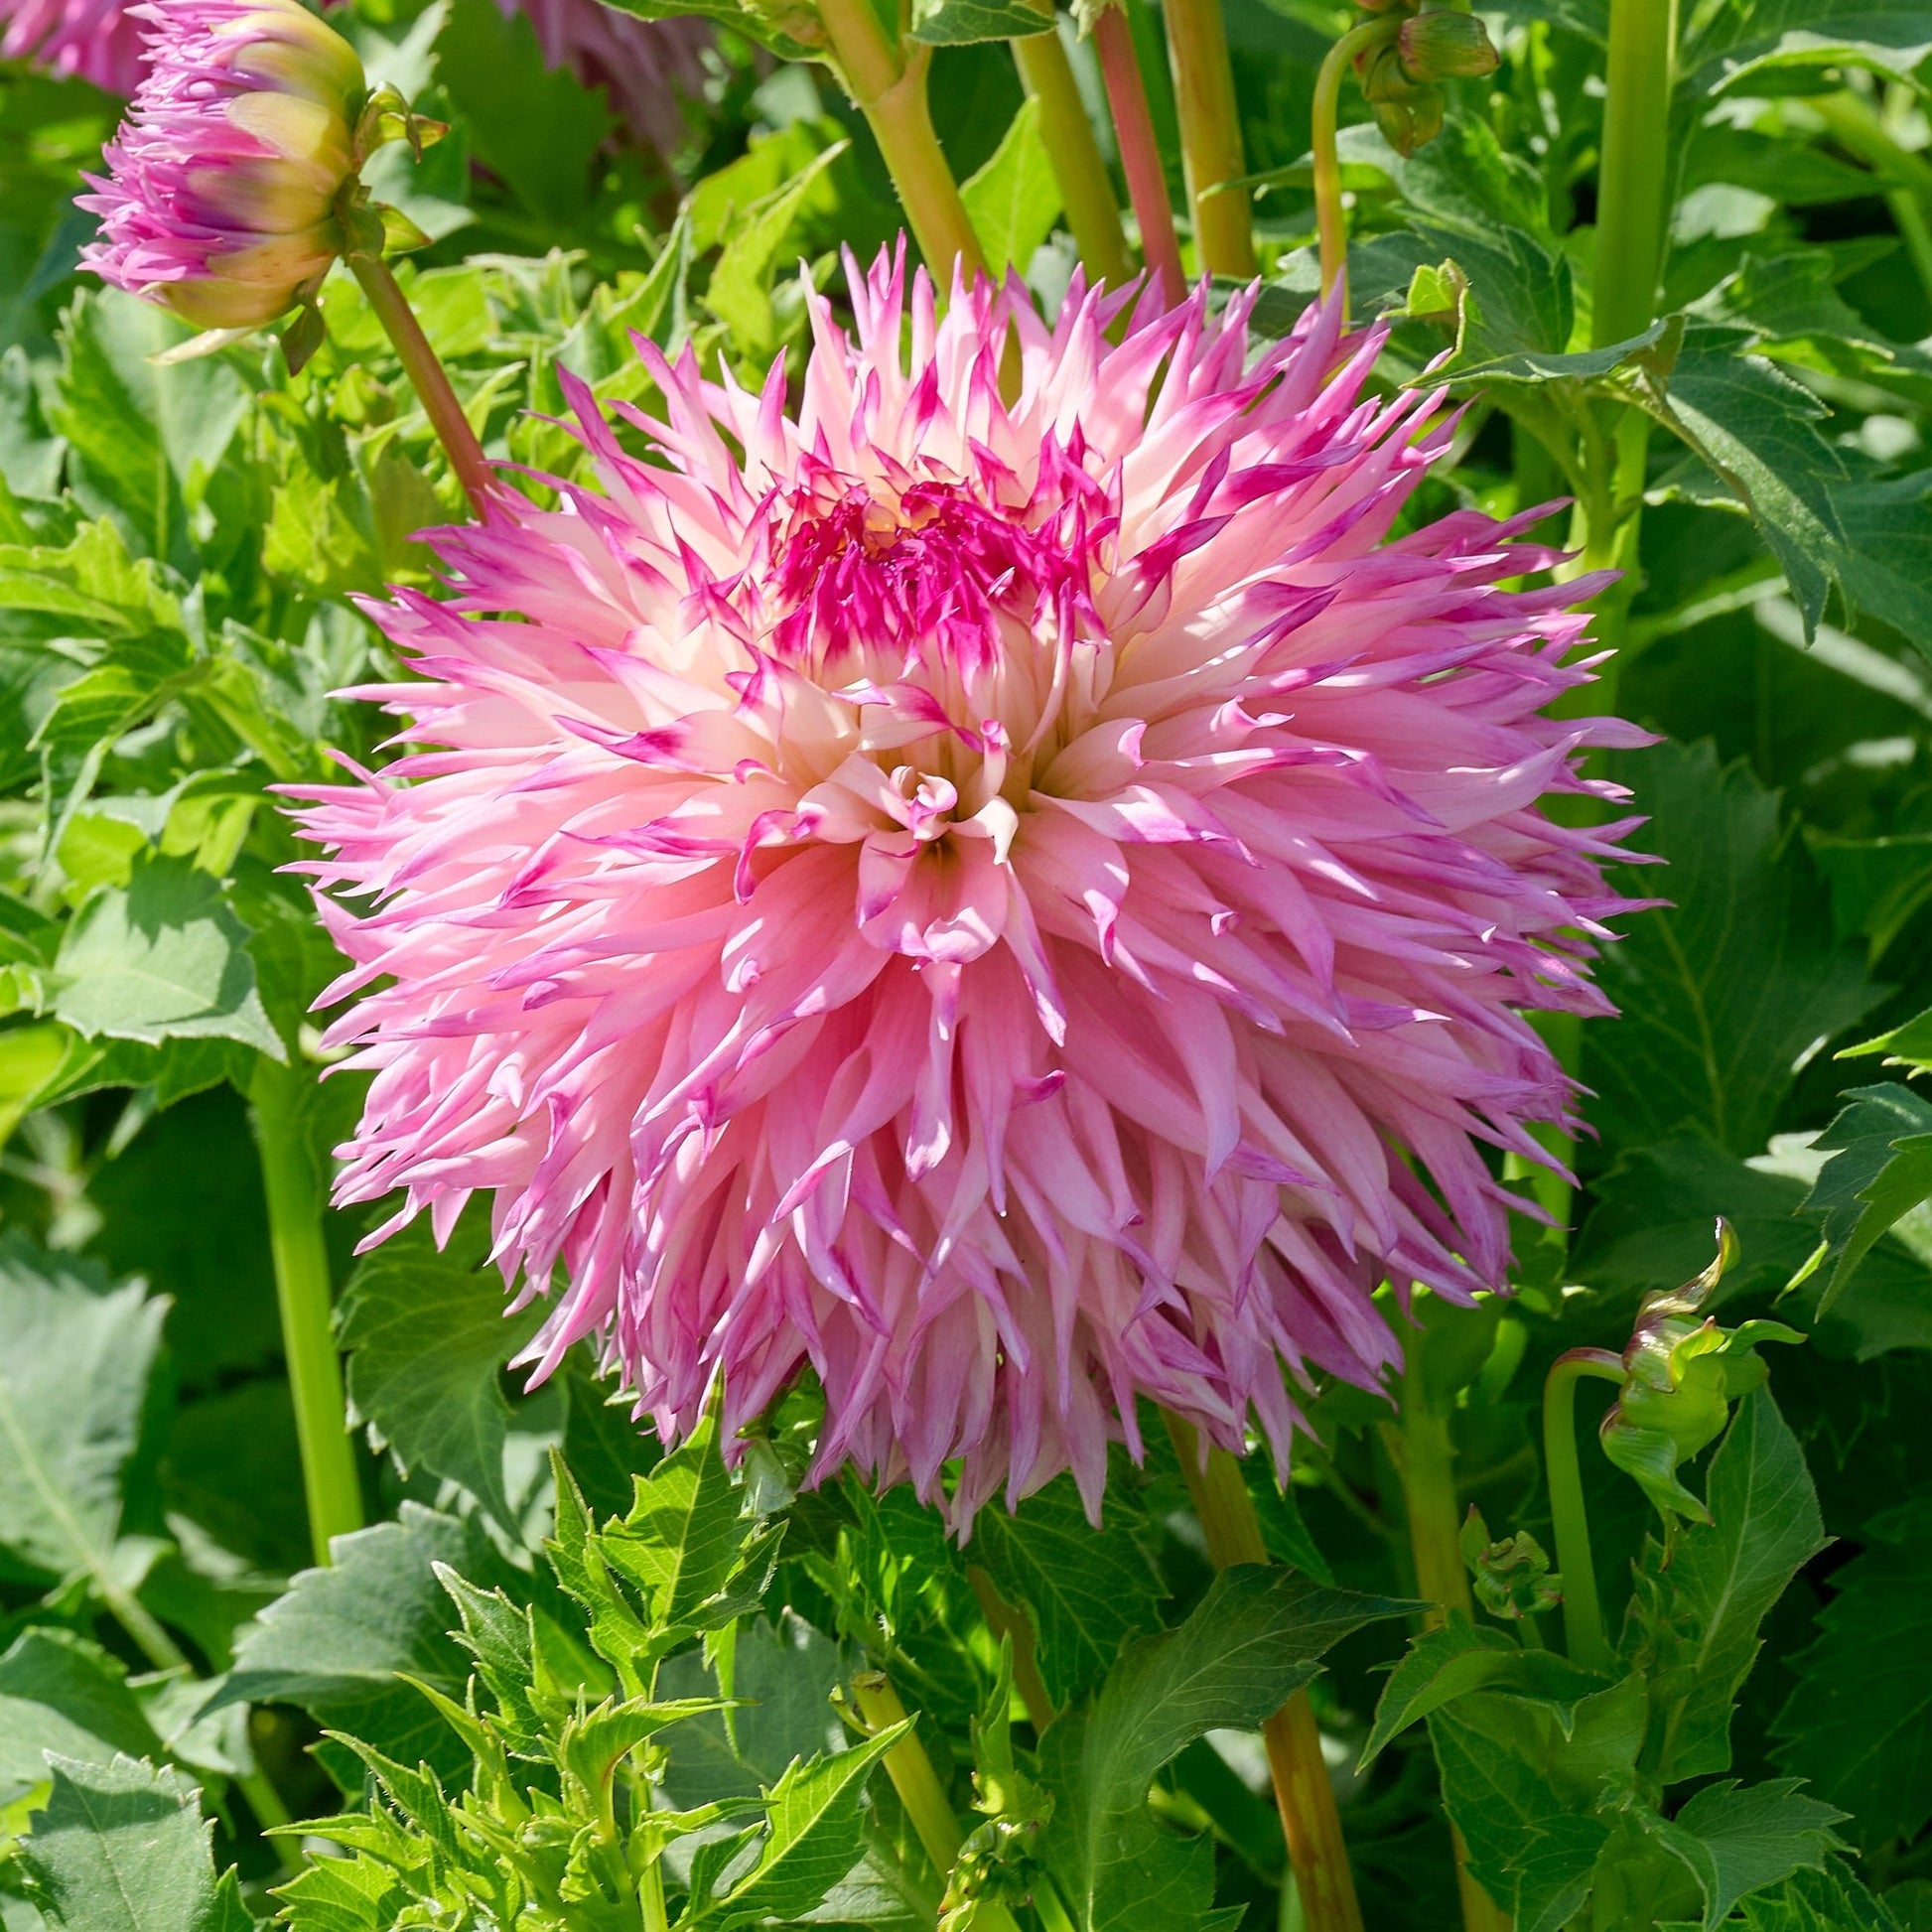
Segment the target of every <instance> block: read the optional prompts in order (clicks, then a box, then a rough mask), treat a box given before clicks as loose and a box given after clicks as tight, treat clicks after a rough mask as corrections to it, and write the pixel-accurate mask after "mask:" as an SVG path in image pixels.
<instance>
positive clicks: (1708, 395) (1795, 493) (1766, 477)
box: [1640, 323, 1850, 634]
mask: <svg viewBox="0 0 1932 1932" xmlns="http://www.w3.org/2000/svg"><path fill="white" fill-rule="evenodd" d="M1751 341H1752V332H1751V331H1749V330H1746V329H1737V328H1731V327H1726V326H1724V325H1721V324H1716V323H1694V324H1693V325H1692V326H1691V327H1690V328H1688V329H1686V330H1685V332H1684V337H1683V342H1682V345H1681V346H1680V347H1679V349H1678V352H1677V356H1676V359H1675V361H1674V362H1673V363H1672V365H1671V369H1670V378H1669V384H1668V388H1667V389H1665V390H1664V391H1662V392H1661V393H1660V392H1659V391H1658V389H1657V388H1655V387H1654V386H1652V387H1650V388H1648V389H1646V390H1644V391H1641V392H1640V393H1642V394H1644V395H1645V397H1646V399H1647V401H1648V404H1649V406H1650V407H1651V409H1652V410H1653V411H1654V413H1655V414H1656V415H1657V416H1658V418H1659V419H1660V420H1661V421H1662V422H1664V423H1665V424H1666V425H1667V426H1668V427H1669V428H1671V429H1672V430H1674V431H1675V432H1676V433H1677V435H1679V436H1680V437H1682V438H1683V439H1684V441H1685V442H1687V443H1688V444H1689V445H1690V446H1691V448H1692V449H1693V450H1695V451H1696V452H1697V454H1698V455H1699V456H1700V457H1702V458H1703V460H1704V461H1705V462H1706V463H1707V464H1709V465H1710V467H1711V468H1712V469H1713V470H1714V471H1715V472H1716V473H1717V474H1718V475H1719V476H1720V477H1721V478H1722V479H1723V480H1724V481H1725V483H1726V484H1727V485H1728V486H1729V487H1730V488H1731V489H1732V490H1733V491H1734V492H1735V494H1736V496H1737V498H1738V500H1739V501H1740V502H1741V503H1742V504H1743V505H1744V507H1745V508H1747V509H1748V510H1749V511H1750V513H1751V516H1752V518H1753V520H1754V521H1755V522H1756V524H1757V527H1758V529H1759V531H1760V532H1761V533H1762V535H1763V537H1764V540H1765V542H1766V543H1768V544H1769V545H1770V547H1771V551H1772V554H1773V555H1774V556H1775V557H1776V558H1777V560H1778V565H1779V567H1780V568H1781V569H1782V570H1783V572H1784V574H1785V579H1786V581H1787V582H1788V583H1789V584H1790V586H1791V595H1792V597H1793V598H1794V599H1795V600H1796V602H1797V604H1798V608H1799V610H1800V611H1801V612H1802V613H1803V614H1804V620H1805V629H1806V632H1807V634H1809V633H1810V632H1811V631H1813V630H1815V629H1816V628H1817V625H1818V621H1819V619H1820V618H1821V617H1823V615H1824V612H1825V603H1826V600H1827V598H1828V596H1829V595H1830V592H1831V589H1832V586H1833V585H1834V584H1835V583H1836V582H1837V581H1838V580H1839V579H1840V577H1841V576H1842V575H1843V573H1844V570H1845V568H1846V564H1847V559H1848V557H1849V554H1850V552H1849V547H1848V544H1847V541H1846V535H1845V530H1844V526H1843V524H1842V523H1841V522H1840V519H1839V514H1838V510H1837V508H1836V505H1835V501H1834V492H1835V491H1836V490H1837V489H1839V488H1841V487H1842V486H1844V485H1845V484H1846V483H1849V482H1850V477H1849V474H1848V472H1847V470H1846V468H1845V464H1844V462H1843V461H1842V460H1841V458H1840V457H1839V454H1838V452H1837V451H1836V450H1834V449H1833V448H1832V446H1831V445H1830V444H1829V443H1827V442H1826V441H1825V439H1824V437H1823V436H1822V435H1821V434H1820V433H1819V430H1818V424H1819V422H1820V421H1821V420H1822V419H1823V418H1824V416H1825V415H1826V414H1827V411H1826V408H1825V405H1824V404H1823V403H1821V402H1820V401H1819V400H1818V399H1817V397H1816V396H1814V395H1813V394H1812V393H1811V391H1810V390H1809V389H1807V388H1806V387H1805V386H1804V385H1803V384H1802V383H1800V382H1797V381H1794V380H1793V379H1792V378H1791V377H1790V376H1788V375H1786V374H1784V373H1783V371H1782V370H1780V369H1779V368H1778V367H1777V366H1776V364H1775V363H1773V362H1770V361H1768V360H1767V359H1766V358H1765V357H1763V356H1761V355H1752V354H1750V353H1748V348H1749V345H1750V343H1751Z"/></svg>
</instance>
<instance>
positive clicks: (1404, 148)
mask: <svg viewBox="0 0 1932 1932" xmlns="http://www.w3.org/2000/svg"><path fill="white" fill-rule="evenodd" d="M1362 98H1363V99H1364V100H1366V101H1367V102H1368V104H1369V110H1370V112H1371V113H1373V114H1374V116H1375V125H1376V126H1377V127H1379V128H1380V129H1381V130H1382V138H1383V139H1384V140H1385V141H1387V142H1388V144H1389V146H1390V147H1392V148H1393V149H1394V150H1395V151H1396V153H1397V154H1400V155H1411V154H1414V153H1415V152H1416V150H1417V149H1418V148H1421V147H1427V146H1428V144H1429V143H1430V142H1431V141H1433V140H1435V138H1436V137H1437V135H1439V134H1440V133H1442V131H1443V93H1442V89H1441V88H1440V87H1432V86H1428V85H1424V84H1422V83H1419V82H1418V81H1417V80H1416V79H1415V78H1414V77H1413V76H1412V75H1411V74H1410V72H1409V70H1408V69H1407V68H1406V67H1405V66H1404V65H1403V60H1402V55H1401V51H1400V49H1399V48H1398V47H1395V46H1385V47H1381V48H1378V49H1377V50H1376V51H1375V52H1374V53H1373V54H1372V55H1370V56H1369V57H1368V61H1367V64H1366V66H1365V67H1364V69H1363V71H1362Z"/></svg>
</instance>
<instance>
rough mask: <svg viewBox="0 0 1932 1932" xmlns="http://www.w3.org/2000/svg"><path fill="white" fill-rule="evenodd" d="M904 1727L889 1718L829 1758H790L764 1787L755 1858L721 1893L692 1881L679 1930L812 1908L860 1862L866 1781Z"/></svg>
mask: <svg viewBox="0 0 1932 1932" xmlns="http://www.w3.org/2000/svg"><path fill="white" fill-rule="evenodd" d="M910 1728H911V1725H910V1723H909V1721H908V1722H907V1723H906V1724H902V1725H893V1726H892V1727H891V1728H890V1729H888V1730H882V1731H880V1732H879V1733H878V1735H876V1736H873V1737H869V1738H867V1739H866V1741H865V1742H864V1743H863V1744H860V1745H858V1746H856V1747H855V1748H854V1749H852V1750H849V1751H841V1752H839V1753H838V1755H837V1756H835V1757H823V1758H817V1759H815V1760H813V1761H812V1762H811V1763H809V1764H804V1763H795V1764H793V1765H791V1766H790V1767H789V1768H788V1769H787V1770H786V1772H785V1774H784V1776H783V1777H781V1778H780V1779H779V1780H778V1781H777V1783H776V1784H774V1785H773V1786H772V1787H771V1788H770V1790H769V1791H767V1792H766V1793H765V1800H766V1821H767V1826H766V1831H765V1836H764V1840H763V1843H762V1844H761V1845H760V1846H759V1858H758V1863H756V1864H755V1865H754V1866H753V1867H752V1869H751V1870H750V1871H749V1872H747V1873H746V1875H745V1876H744V1877H743V1878H742V1879H740V1880H739V1882H738V1883H737V1884H735V1885H734V1886H733V1887H732V1888H731V1890H730V1891H729V1892H728V1893H726V1894H725V1895H724V1896H723V1897H706V1896H704V1895H703V1893H702V1892H700V1891H699V1890H697V1889H696V1888H695V1886H694V1892H693V1897H692V1900H691V1902H690V1903H689V1904H688V1905H687V1906H686V1908H685V1911H684V1914H683V1916H682V1917H680V1918H679V1920H678V1923H677V1932H700V1929H701V1928H702V1932H732V1929H733V1928H734V1927H736V1926H743V1925H758V1924H761V1923H764V1922H766V1921H769V1920H771V1919H779V1920H783V1919H789V1918H796V1917H798V1916H799V1915H800V1914H802V1913H805V1912H809V1911H811V1910H812V1909H813V1908H814V1907H816V1906H817V1905H818V1904H819V1903H820V1902H821V1901H822V1900H823V1899H824V1897H825V1895H826V1893H827V1892H829V1891H830V1890H831V1889H832V1887H833V1886H834V1885H836V1884H837V1883H838V1882H839V1880H840V1879H841V1878H843V1877H844V1876H845V1875H846V1873H847V1872H848V1871H850V1870H851V1869H852V1867H853V1866H854V1865H855V1864H856V1863H858V1861H859V1854H860V1851H861V1849H862V1847H863V1844H864V1823H863V1820H862V1818H861V1815H860V1809H859V1807H860V1800H861V1799H862V1798H863V1797H864V1795H865V1788H866V1781H867V1779H868V1778H870V1777H871V1775H872V1770H873V1766H874V1765H875V1764H877V1763H878V1762H879V1760H880V1759H881V1758H882V1757H884V1756H885V1755H886V1753H887V1752H888V1751H889V1750H891V1749H892V1748H893V1746H894V1745H895V1744H897V1742H898V1741H899V1739H900V1738H901V1737H903V1736H904V1735H905V1733H906V1731H908V1730H909V1729H910ZM694 1879H695V1873H694Z"/></svg>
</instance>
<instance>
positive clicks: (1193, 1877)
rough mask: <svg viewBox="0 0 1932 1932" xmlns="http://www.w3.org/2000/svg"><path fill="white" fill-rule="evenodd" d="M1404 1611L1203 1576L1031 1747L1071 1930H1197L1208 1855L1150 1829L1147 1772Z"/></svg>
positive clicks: (1244, 1719)
mask: <svg viewBox="0 0 1932 1932" xmlns="http://www.w3.org/2000/svg"><path fill="white" fill-rule="evenodd" d="M1410 1607H1411V1606H1409V1605H1406V1604H1401V1603H1395V1602H1391V1601H1388V1600H1387V1599H1385V1598H1382V1597H1373V1596H1358V1595H1356V1594H1354V1593H1353V1592H1352V1591H1348V1590H1339V1589H1330V1588H1326V1587H1323V1586H1321V1585H1318V1584H1314V1583H1311V1582H1310V1581H1309V1580H1308V1579H1307V1578H1305V1577H1299V1576H1297V1575H1295V1574H1294V1573H1293V1572H1291V1571H1287V1570H1282V1569H1278V1568H1273V1567H1269V1568H1263V1567H1261V1566H1258V1565H1242V1566H1239V1567H1237V1568H1235V1569H1231V1570H1225V1571H1223V1572H1222V1573H1221V1574H1220V1575H1219V1576H1218V1577H1217V1578H1216V1579H1215V1580H1214V1583H1213V1585H1212V1586H1211V1587H1210V1588H1209V1589H1208V1592H1207V1594H1206V1595H1205V1596H1204V1597H1203V1598H1202V1599H1201V1601H1200V1603H1199V1604H1198V1605H1197V1606H1196V1607H1195V1609H1194V1611H1193V1613H1192V1614H1191V1615H1190V1616H1189V1617H1188V1618H1187V1620H1186V1621H1185V1622H1184V1623H1182V1624H1180V1625H1179V1626H1178V1627H1177V1628H1175V1629H1173V1630H1169V1631H1166V1632H1164V1633H1163V1634H1162V1635H1160V1636H1155V1637H1145V1638H1143V1639H1142V1640H1141V1641H1140V1642H1139V1643H1137V1644H1135V1645H1134V1646H1133V1647H1132V1648H1131V1649H1130V1650H1128V1651H1127V1653H1126V1654H1125V1655H1124V1656H1123V1657H1122V1658H1121V1660H1120V1662H1119V1663H1118V1664H1116V1665H1115V1667H1114V1669H1113V1672H1112V1674H1111V1675H1110V1676H1109V1677H1108V1679H1107V1681H1106V1683H1105V1684H1104V1685H1103V1686H1102V1687H1101V1690H1100V1692H1099V1695H1098V1697H1097V1698H1096V1699H1095V1700H1094V1701H1093V1703H1092V1704H1091V1705H1090V1706H1087V1707H1082V1708H1080V1709H1077V1710H1075V1711H1072V1712H1070V1713H1068V1714H1067V1715H1066V1716H1064V1717H1062V1718H1060V1719H1059V1720H1058V1721H1057V1722H1056V1723H1055V1724H1054V1725H1052V1726H1051V1727H1050V1728H1049V1729H1048V1730H1047V1732H1046V1735H1045V1737H1044V1738H1043V1739H1042V1740H1041V1745H1040V1760H1041V1765H1042V1769H1043V1770H1044V1772H1045V1774H1046V1777H1047V1780H1048V1782H1049V1783H1050V1784H1051V1785H1052V1787H1053V1788H1054V1790H1055V1792H1056V1793H1057V1796H1058V1802H1057V1806H1056V1808H1055V1811H1054V1814H1053V1818H1052V1821H1051V1822H1050V1824H1049V1825H1048V1826H1047V1828H1046V1830H1045V1832H1044V1833H1043V1834H1042V1835H1041V1839H1040V1847H1039V1853H1040V1857H1041V1858H1042V1859H1043V1860H1044V1862H1045V1863H1046V1864H1047V1866H1048V1868H1049V1869H1050V1870H1051V1871H1052V1873H1053V1876H1054V1878H1055V1879H1056V1881H1057V1882H1058V1884H1059V1888H1060V1894H1061V1897H1062V1898H1063V1899H1064V1901H1065V1903H1066V1905H1067V1907H1068V1909H1069V1911H1070V1912H1071V1914H1072V1916H1073V1921H1074V1924H1075V1926H1076V1927H1077V1928H1078V1929H1079V1932H1115V1929H1116V1928H1118V1932H1129V1929H1130V1928H1132V1932H1182V1928H1184V1929H1185V1932H1196V1928H1197V1926H1198V1923H1199V1920H1200V1918H1201V1916H1202V1915H1203V1914H1204V1913H1205V1911H1206V1910H1207V1907H1208V1905H1209V1904H1210V1903H1211V1901H1212V1894H1213V1869H1212V1860H1211V1857H1209V1856H1208V1854H1207V1847H1206V1845H1205V1843H1204V1842H1202V1841H1198V1840H1196V1841H1194V1842H1193V1844H1192V1846H1191V1847H1190V1846H1187V1845H1185V1844H1183V1843H1182V1842H1180V1841H1177V1840H1175V1839H1173V1837H1172V1836H1169V1835H1166V1834H1164V1833H1163V1832H1162V1831H1161V1830H1160V1828H1159V1827H1158V1826H1157V1825H1156V1824H1155V1822H1154V1820H1153V1817H1152V1816H1151V1814H1150V1813H1149V1811H1148V1807H1147V1794H1148V1787H1149V1785H1150V1784H1152V1782H1153V1780H1154V1777H1155V1774H1156V1773H1157V1772H1159V1771H1160V1769H1161V1768H1162V1766H1163V1765H1165V1764H1167V1763H1168V1762H1170V1761H1171V1760H1172V1759H1173V1758H1174V1757H1176V1756H1177V1755H1178V1754H1179V1753H1180V1752H1181V1751H1182V1750H1184V1749H1185V1748H1186V1747H1187V1745H1189V1744H1190V1743H1192V1742H1193V1741H1194V1740H1195V1738H1197V1737H1200V1736H1202V1735H1204V1734H1205V1733H1206V1732H1207V1731H1209V1730H1213V1729H1218V1728H1229V1729H1244V1730H1252V1729H1254V1728H1256V1727H1257V1726H1259V1725H1261V1724H1262V1723H1263V1722H1264V1721H1265V1720H1266V1719H1267V1718H1269V1717H1271V1716H1272V1715H1273V1714H1274V1713H1275V1712H1276V1711H1278V1710H1280V1709H1281V1707H1282V1705H1283V1704H1284V1703H1286V1702H1287V1700H1288V1698H1289V1696H1290V1695H1291V1694H1292V1693H1293V1692H1295V1691H1297V1690H1299V1689H1300V1688H1301V1687H1302V1686H1303V1685H1305V1684H1306V1683H1307V1682H1308V1681H1309V1680H1310V1679H1311V1677H1313V1676H1314V1674H1315V1672H1316V1670H1317V1669H1318V1668H1319V1660H1320V1657H1321V1655H1322V1653H1323V1652H1324V1651H1325V1650H1327V1649H1328V1647H1329V1646H1330V1645H1331V1644H1333V1643H1336V1642H1337V1641H1339V1640H1340V1639H1341V1638H1342V1637H1344V1636H1346V1635H1348V1634H1349V1632H1351V1631H1353V1630H1357V1629H1359V1628H1360V1627H1361V1626H1362V1625H1363V1624H1364V1623H1369V1622H1373V1621H1376V1620H1378V1619H1380V1618H1384V1617H1393V1616H1399V1615H1402V1614H1403V1613H1404V1612H1405V1611H1406V1610H1407V1609H1408V1608H1410Z"/></svg>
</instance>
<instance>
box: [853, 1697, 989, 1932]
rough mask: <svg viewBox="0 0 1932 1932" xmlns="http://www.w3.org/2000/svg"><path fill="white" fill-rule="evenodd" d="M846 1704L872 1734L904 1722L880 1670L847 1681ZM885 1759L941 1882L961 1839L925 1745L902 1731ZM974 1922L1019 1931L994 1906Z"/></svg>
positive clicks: (900, 1707) (983, 1908)
mask: <svg viewBox="0 0 1932 1932" xmlns="http://www.w3.org/2000/svg"><path fill="white" fill-rule="evenodd" d="M852 1701H853V1703H854V1704H855V1705H857V1706H858V1709H859V1716H860V1717H861V1718H862V1719H863V1720H864V1722H865V1726H866V1728H867V1729H868V1730H869V1731H871V1732H873V1733H874V1734H875V1735H877V1733H878V1732H880V1731H882V1730H889V1729H891V1728H892V1726H893V1725H899V1724H903V1723H904V1722H905V1706H904V1705H903V1704H901V1703H900V1702H899V1696H898V1693H897V1691H896V1690H895V1689H894V1688H893V1680H892V1679H891V1678H890V1677H888V1676H887V1675H886V1673H885V1672H884V1671H881V1670H865V1671H861V1672H860V1673H859V1674H858V1676H857V1677H855V1678H854V1679H853V1680H852ZM885 1761H886V1775H887V1776H888V1777H889V1778H891V1779H892V1781H893V1789H894V1790H895V1791H897V1793H898V1801H899V1803H900V1804H901V1805H903V1806H904V1807H905V1815H906V1817H907V1818H908V1819H909V1820H910V1821H911V1825H912V1829H913V1831H914V1832H916V1833H917V1834H918V1840H919V1843H920V1845H922V1846H923V1847H924V1848H925V1855H926V1857H927V1858H928V1859H930V1860H931V1861H932V1866H933V1869H934V1870H935V1871H937V1872H938V1874H939V1876H940V1877H941V1879H944V1878H945V1877H946V1876H947V1875H948V1874H949V1873H950V1872H951V1870H952V1868H953V1865H954V1864H955V1863H957V1861H958V1858H959V1848H960V1847H961V1846H962V1845H964V1844H965V1842H966V1838H965V1834H964V1833H963V1832H961V1831H960V1829H959V1820H958V1819H956V1818H955V1817H954V1816H953V1811H952V1806H951V1804H950V1803H948V1801H947V1798H946V1788H945V1786H944V1785H942V1784H941V1783H940V1782H939V1774H938V1772H937V1771H935V1770H934V1769H933V1768H932V1760H931V1758H929V1757H928V1756H927V1755H926V1753H925V1746H924V1745H923V1744H922V1743H920V1742H919V1733H918V1731H917V1730H916V1729H914V1730H908V1731H907V1732H906V1733H905V1735H904V1736H903V1737H901V1738H900V1739H899V1740H898V1742H897V1744H895V1745H894V1746H893V1748H892V1749H891V1750H889V1751H888V1752H887V1753H886V1760H885ZM974 1923H975V1925H976V1927H979V1928H983V1932H1020V1929H1019V1927H1018V1926H1017V1925H1016V1924H1015V1923H1014V1921H1013V1916H1012V1914H1011V1913H1010V1912H1008V1911H1007V1909H1006V1908H1005V1907H1004V1906H1003V1905H998V1904H992V1903H987V1904H982V1905H981V1906H980V1907H979V1915H978V1917H977V1918H976V1919H975V1921H974Z"/></svg>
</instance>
